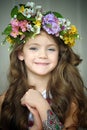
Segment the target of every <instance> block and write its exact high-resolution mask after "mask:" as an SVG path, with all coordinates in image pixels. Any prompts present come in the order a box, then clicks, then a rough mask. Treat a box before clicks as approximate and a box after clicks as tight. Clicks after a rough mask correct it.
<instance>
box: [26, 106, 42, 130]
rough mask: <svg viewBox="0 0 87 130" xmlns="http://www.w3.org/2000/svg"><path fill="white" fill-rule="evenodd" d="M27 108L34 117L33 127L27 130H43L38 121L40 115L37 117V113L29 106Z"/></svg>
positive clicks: (39, 120) (40, 122)
mask: <svg viewBox="0 0 87 130" xmlns="http://www.w3.org/2000/svg"><path fill="white" fill-rule="evenodd" d="M27 107H28V109H29V110H30V112H31V113H32V114H33V116H34V125H33V126H32V127H31V128H29V130H43V126H42V121H41V119H40V115H39V113H38V111H37V110H36V109H34V108H31V107H29V106H27Z"/></svg>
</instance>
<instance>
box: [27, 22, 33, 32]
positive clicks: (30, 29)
mask: <svg viewBox="0 0 87 130" xmlns="http://www.w3.org/2000/svg"><path fill="white" fill-rule="evenodd" d="M27 30H28V31H32V32H34V28H33V27H32V25H31V24H27Z"/></svg>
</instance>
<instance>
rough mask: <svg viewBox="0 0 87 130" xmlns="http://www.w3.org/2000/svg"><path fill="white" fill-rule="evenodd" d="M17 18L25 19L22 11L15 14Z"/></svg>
mask: <svg viewBox="0 0 87 130" xmlns="http://www.w3.org/2000/svg"><path fill="white" fill-rule="evenodd" d="M17 19H18V20H25V19H26V17H25V16H24V15H23V14H22V13H18V14H17Z"/></svg>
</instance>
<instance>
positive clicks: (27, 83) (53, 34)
mask: <svg viewBox="0 0 87 130" xmlns="http://www.w3.org/2000/svg"><path fill="white" fill-rule="evenodd" d="M11 16H12V20H11V22H10V24H9V25H8V26H7V28H6V29H5V30H4V32H3V33H4V34H5V35H6V39H5V40H6V41H9V42H10V45H11V46H10V47H11V49H12V51H11V54H10V71H9V77H8V78H9V88H8V90H7V92H6V93H5V94H4V98H3V100H2V103H1V122H0V124H1V129H2V130H28V129H29V130H67V129H68V130H78V129H79V128H80V127H83V128H85V129H87V96H86V94H85V92H86V90H85V87H84V83H83V81H82V78H81V76H80V73H79V71H78V68H77V66H78V65H79V64H80V62H81V61H82V60H81V59H80V57H79V56H78V55H77V54H75V53H74V52H73V50H72V48H71V47H72V46H73V45H74V44H75V39H76V38H78V36H79V35H78V32H77V29H76V27H75V26H74V25H71V23H70V21H69V20H66V19H65V18H63V17H62V16H61V15H60V14H59V13H57V12H50V11H49V12H47V13H45V14H43V13H42V12H41V7H40V6H35V4H34V3H33V2H28V3H27V4H26V5H24V4H21V5H20V8H19V9H18V7H17V6H15V7H14V8H13V10H12V12H11Z"/></svg>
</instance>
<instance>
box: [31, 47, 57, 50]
mask: <svg viewBox="0 0 87 130" xmlns="http://www.w3.org/2000/svg"><path fill="white" fill-rule="evenodd" d="M37 49H38V48H37V47H30V48H29V50H37ZM48 50H49V51H55V50H56V49H55V48H48Z"/></svg>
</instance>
